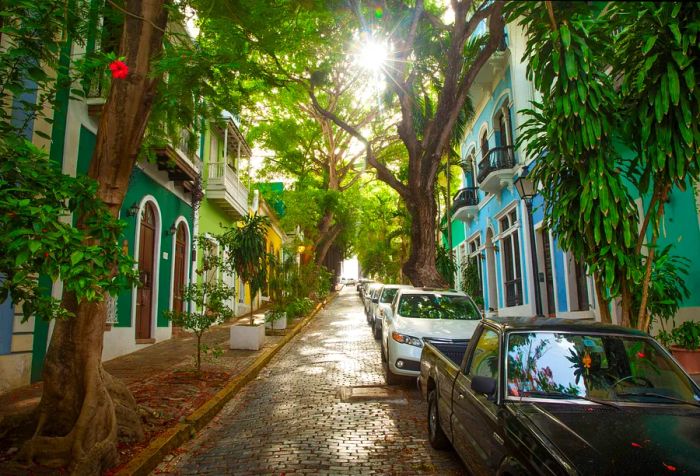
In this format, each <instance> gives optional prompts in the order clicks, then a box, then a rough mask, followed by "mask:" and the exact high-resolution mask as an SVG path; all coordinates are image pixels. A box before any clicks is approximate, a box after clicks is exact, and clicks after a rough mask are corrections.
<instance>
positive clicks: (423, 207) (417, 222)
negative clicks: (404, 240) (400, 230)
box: [403, 185, 447, 288]
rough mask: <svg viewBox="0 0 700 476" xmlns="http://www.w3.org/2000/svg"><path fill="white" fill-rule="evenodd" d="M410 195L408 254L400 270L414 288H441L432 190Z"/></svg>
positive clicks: (444, 283) (445, 284) (407, 203)
mask: <svg viewBox="0 0 700 476" xmlns="http://www.w3.org/2000/svg"><path fill="white" fill-rule="evenodd" d="M429 188H430V190H426V191H422V192H421V191H419V192H418V193H413V194H411V197H410V200H407V201H406V207H407V208H408V212H409V213H410V215H411V219H412V220H411V254H410V257H409V258H408V260H407V261H406V262H405V263H404V265H403V273H404V274H405V275H406V276H408V279H410V280H411V284H413V285H414V286H417V287H421V286H428V287H437V288H444V287H447V283H446V282H445V280H444V279H443V277H442V276H441V275H440V273H439V272H438V270H437V267H436V266H435V245H436V243H435V227H436V226H437V224H436V223H435V213H436V212H437V207H436V205H435V198H434V194H433V190H432V188H433V187H432V185H431V186H429Z"/></svg>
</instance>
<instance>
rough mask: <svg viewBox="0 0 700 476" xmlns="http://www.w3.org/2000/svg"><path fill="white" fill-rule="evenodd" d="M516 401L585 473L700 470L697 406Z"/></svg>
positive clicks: (665, 472) (699, 423)
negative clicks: (615, 407)
mask: <svg viewBox="0 0 700 476" xmlns="http://www.w3.org/2000/svg"><path fill="white" fill-rule="evenodd" d="M516 405H518V407H520V408H519V411H520V412H522V414H524V415H525V416H526V418H527V419H528V420H529V421H530V422H532V423H533V424H534V425H535V426H536V427H537V430H539V431H538V433H540V434H542V435H544V436H545V437H546V438H547V439H548V440H549V441H550V442H551V443H552V444H553V445H554V446H556V447H557V448H558V449H559V451H560V452H561V453H562V454H563V455H564V457H565V458H566V459H567V460H569V461H570V462H571V464H572V465H573V466H574V467H575V468H576V470H577V471H578V472H579V473H581V474H700V409H698V408H694V407H691V406H688V405H643V406H642V405H640V406H634V407H631V406H621V407H620V410H615V409H614V408H608V407H600V406H597V405H594V404H591V405H576V404H558V403H552V404H549V403H538V404H516ZM537 430H536V431H537Z"/></svg>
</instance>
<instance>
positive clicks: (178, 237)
mask: <svg viewBox="0 0 700 476" xmlns="http://www.w3.org/2000/svg"><path fill="white" fill-rule="evenodd" d="M186 262H187V227H186V226H185V222H182V221H181V222H180V224H179V225H178V226H177V232H176V233H175V263H174V270H173V312H183V311H184V310H185V305H184V304H185V302H184V300H183V298H182V293H183V289H184V287H185V284H186V282H185V280H186V279H187V275H186V268H185V263H186Z"/></svg>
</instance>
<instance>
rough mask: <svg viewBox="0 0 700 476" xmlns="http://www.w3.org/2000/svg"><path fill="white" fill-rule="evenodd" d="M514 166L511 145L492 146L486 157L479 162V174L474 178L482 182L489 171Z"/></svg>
mask: <svg viewBox="0 0 700 476" xmlns="http://www.w3.org/2000/svg"><path fill="white" fill-rule="evenodd" d="M513 167H515V154H514V153H513V146H512V145H507V146H505V147H494V148H493V149H490V150H489V152H488V154H486V157H485V158H484V159H482V160H481V162H479V174H478V175H477V177H476V179H477V180H478V181H479V182H483V181H484V180H485V179H486V177H488V175H489V174H490V173H491V172H495V171H496V170H502V169H512V168H513Z"/></svg>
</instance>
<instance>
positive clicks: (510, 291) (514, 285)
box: [503, 278, 523, 307]
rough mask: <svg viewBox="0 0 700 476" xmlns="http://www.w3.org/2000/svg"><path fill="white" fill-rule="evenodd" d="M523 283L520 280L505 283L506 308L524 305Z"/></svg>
mask: <svg viewBox="0 0 700 476" xmlns="http://www.w3.org/2000/svg"><path fill="white" fill-rule="evenodd" d="M521 281H522V280H521V279H520V278H518V279H513V280H511V281H506V282H504V283H503V285H504V286H505V288H506V307H512V306H521V305H522V304H523V294H522V286H521V284H520V283H521Z"/></svg>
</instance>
